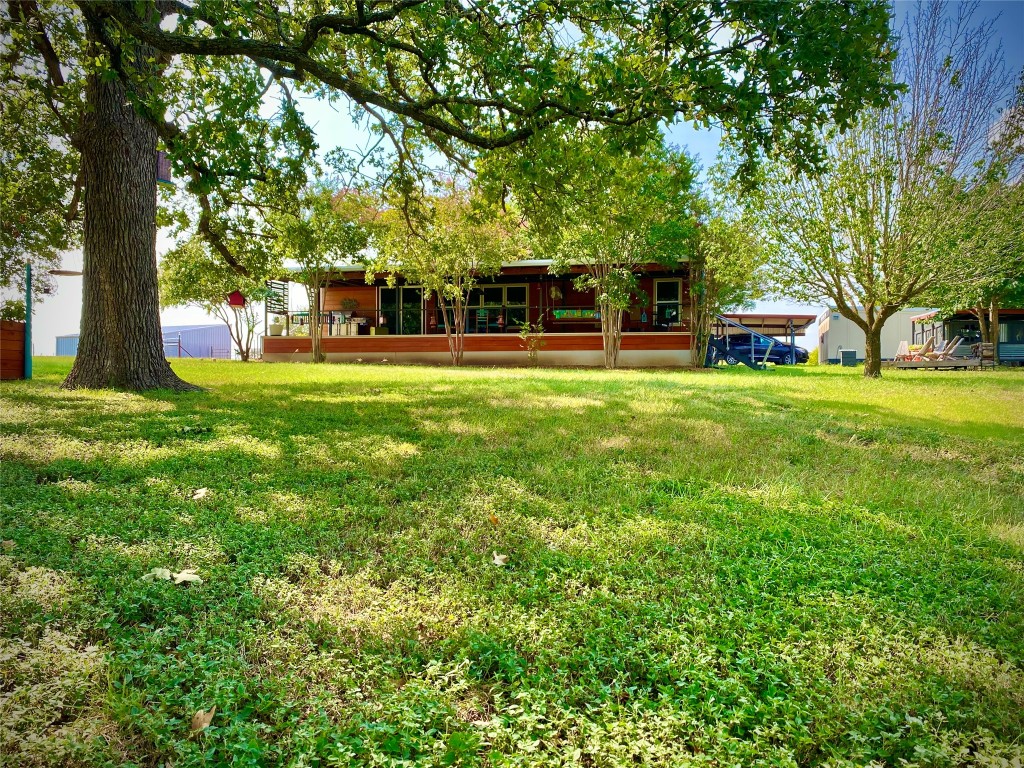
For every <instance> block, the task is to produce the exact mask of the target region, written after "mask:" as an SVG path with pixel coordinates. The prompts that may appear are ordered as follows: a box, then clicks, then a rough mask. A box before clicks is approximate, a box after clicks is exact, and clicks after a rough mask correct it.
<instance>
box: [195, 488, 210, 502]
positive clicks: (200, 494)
mask: <svg viewBox="0 0 1024 768" xmlns="http://www.w3.org/2000/svg"><path fill="white" fill-rule="evenodd" d="M209 492H210V489H209V488H199V489H197V490H196V491H194V492H193V493H192V499H193V500H194V501H199V500H200V499H201V498H203V497H204V496H206V494H208V493H209Z"/></svg>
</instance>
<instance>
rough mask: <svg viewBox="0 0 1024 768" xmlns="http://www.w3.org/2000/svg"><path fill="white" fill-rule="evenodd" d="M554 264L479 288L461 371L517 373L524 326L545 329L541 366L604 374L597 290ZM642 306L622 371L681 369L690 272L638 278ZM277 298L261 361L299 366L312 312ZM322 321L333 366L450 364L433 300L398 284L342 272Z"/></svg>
mask: <svg viewBox="0 0 1024 768" xmlns="http://www.w3.org/2000/svg"><path fill="white" fill-rule="evenodd" d="M550 265H551V262H550V261H548V260H543V259H535V260H526V261H518V262H514V263H511V264H507V265H505V266H504V267H502V269H501V271H500V273H499V274H498V275H496V276H494V277H489V278H485V279H482V280H480V283H479V285H478V287H477V288H475V289H473V291H472V292H471V293H470V295H469V298H468V312H467V318H466V329H465V330H466V336H465V353H464V358H463V359H464V362H465V363H467V364H477V365H523V364H525V363H526V361H527V353H526V348H525V345H524V343H523V341H522V340H521V339H520V338H519V332H520V329H521V328H523V326H524V325H525V324H527V323H529V324H531V325H535V324H539V325H541V326H543V328H544V346H543V347H542V348H541V349H540V352H539V362H540V363H541V364H542V365H567V366H568V365H571V366H587V365H590V366H599V365H603V364H604V355H603V352H602V349H603V345H602V337H601V318H600V312H599V311H598V309H597V307H596V302H595V296H594V291H593V290H586V291H580V290H577V288H576V287H575V285H574V283H573V280H574V278H575V277H577V276H578V275H579V274H582V273H583V272H584V271H585V270H584V268H583V267H576V268H574V269H573V270H572V271H571V272H570V273H568V274H564V275H553V274H551V273H550V272H549V271H548V268H549V267H550ZM638 277H639V284H640V289H641V291H642V292H643V293H644V294H646V299H645V300H644V301H640V300H639V299H638V300H637V302H636V305H635V306H634V307H633V308H631V309H630V310H629V312H627V313H626V315H625V317H624V319H623V330H624V334H623V339H622V347H621V351H620V354H619V363H620V364H621V365H623V366H635V367H649V366H682V365H687V364H688V363H689V362H690V342H691V334H690V333H689V331H688V329H687V323H686V318H687V317H688V312H689V283H688V267H687V264H686V263H685V262H683V261H681V262H680V263H679V264H678V266H676V267H674V268H673V267H664V266H661V265H658V264H648V265H646V266H645V267H644V268H643V269H641V270H638ZM270 287H271V288H272V289H274V290H275V291H276V293H277V294H278V295H277V297H272V298H271V300H269V301H268V302H267V304H266V307H267V310H266V311H267V318H266V328H267V329H268V333H267V335H266V336H265V337H264V339H263V359H264V360H267V361H291V360H295V361H305V360H308V359H309V356H310V354H311V346H310V340H309V335H308V322H309V321H308V317H309V315H308V312H292V311H290V309H289V306H288V303H287V281H281V282H277V283H274V284H271V286H270ZM320 301H321V308H322V311H323V313H324V322H323V343H322V349H323V352H324V354H325V356H326V359H327V360H328V361H329V362H355V361H364V362H379V361H382V360H388V361H389V362H396V363H448V362H450V361H451V357H450V354H449V352H448V343H447V340H446V337H445V328H444V318H443V316H442V314H441V309H440V307H439V306H438V302H437V298H436V296H434V295H431V294H430V293H429V292H427V291H425V290H424V289H423V288H422V287H421V286H418V285H413V284H410V283H408V282H406V281H405V280H403V279H402V278H401V277H399V278H398V279H397V281H396V284H395V285H393V286H389V285H388V281H387V280H386V278H385V276H379V277H378V278H377V279H376V280H374V282H373V284H367V282H366V279H365V273H364V270H363V268H362V267H361V266H358V265H352V266H349V267H342V268H339V269H338V270H337V271H336V272H335V273H334V274H333V275H332V277H331V279H330V280H329V281H328V284H327V286H326V287H325V288H323V289H321V291H320Z"/></svg>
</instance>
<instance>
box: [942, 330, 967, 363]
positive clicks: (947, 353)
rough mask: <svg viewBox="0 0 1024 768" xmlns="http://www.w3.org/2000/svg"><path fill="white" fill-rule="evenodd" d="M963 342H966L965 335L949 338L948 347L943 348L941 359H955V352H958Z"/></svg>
mask: <svg viewBox="0 0 1024 768" xmlns="http://www.w3.org/2000/svg"><path fill="white" fill-rule="evenodd" d="M963 343H964V337H963V336H954V337H953V338H952V339H950V340H949V343H948V344H946V348H945V349H943V350H942V357H940V358H939V359H940V360H952V359H953V353H954V352H956V351H957V349H958V348H959V347H960V345H961V344H963Z"/></svg>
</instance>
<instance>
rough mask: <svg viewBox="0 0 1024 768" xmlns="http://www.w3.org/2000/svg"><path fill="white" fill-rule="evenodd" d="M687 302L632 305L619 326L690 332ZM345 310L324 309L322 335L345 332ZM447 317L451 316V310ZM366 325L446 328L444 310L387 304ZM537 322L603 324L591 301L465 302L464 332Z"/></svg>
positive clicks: (571, 327)
mask: <svg viewBox="0 0 1024 768" xmlns="http://www.w3.org/2000/svg"><path fill="white" fill-rule="evenodd" d="M687 310H688V305H686V304H681V303H674V304H670V303H659V304H655V305H647V306H637V307H632V308H631V309H630V310H629V311H627V312H625V313H624V315H623V319H622V330H623V332H625V333H633V332H642V333H651V332H659V331H662V332H683V333H685V332H688V331H689V326H688V323H687V322H686V319H685V318H686V312H687ZM349 314H350V313H346V312H325V313H324V326H325V327H324V331H325V334H326V335H329V336H332V335H345V333H347V330H346V331H345V332H344V333H341V332H337V331H338V329H339V328H340V327H341V324H342V323H347V322H348V315H349ZM448 317H449V318H451V317H452V312H451V310H449V311H448ZM367 321H368V322H366V324H365V325H366V330H364V331H362V332H364V333H365V332H368V330H369V328H371V327H378V328H380V327H384V328H387V330H388V333H390V334H396V335H405V336H408V335H417V334H435V333H438V334H439V333H444V332H445V326H444V315H443V314H442V312H441V310H440V308H437V309H428V308H421V307H388V308H385V309H383V310H380V312H379V313H378V314H377V316H376V317H371V318H367ZM527 322H529V323H530V324H531V325H537V324H540V325H541V326H542V327H543V328H544V332H545V333H586V332H589V331H593V332H595V333H596V332H598V331H600V329H601V314H600V310H598V309H596V308H595V307H594V306H593V305H559V306H551V305H543V306H536V305H506V306H490V307H468V308H467V309H466V314H465V331H466V333H519V332H520V330H521V329H522V328H523V326H524V325H525V324H526V323H527Z"/></svg>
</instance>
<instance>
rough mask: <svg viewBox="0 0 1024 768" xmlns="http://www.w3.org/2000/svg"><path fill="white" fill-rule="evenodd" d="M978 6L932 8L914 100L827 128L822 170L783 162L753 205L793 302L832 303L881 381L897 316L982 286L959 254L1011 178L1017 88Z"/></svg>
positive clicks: (921, 18)
mask: <svg viewBox="0 0 1024 768" xmlns="http://www.w3.org/2000/svg"><path fill="white" fill-rule="evenodd" d="M974 10H975V5H971V4H964V5H962V6H960V7H959V8H958V9H957V12H956V15H955V16H952V17H950V16H949V15H948V14H947V7H946V5H945V4H944V3H940V2H934V1H933V2H927V3H922V4H921V5H919V6H918V10H917V13H916V14H915V15H914V17H913V18H912V19H911V21H910V23H909V24H908V26H907V28H906V29H905V30H904V33H903V35H902V38H901V41H900V49H899V55H898V58H897V61H896V64H895V74H896V76H897V78H898V79H901V80H902V81H903V82H904V83H906V84H907V86H908V88H907V90H906V92H905V93H904V94H903V95H902V96H901V97H899V98H897V99H896V100H894V102H893V103H892V105H890V106H889V107H888V108H886V109H881V110H872V111H870V112H868V113H865V115H864V116H863V117H862V118H861V119H860V120H859V121H858V122H857V124H856V125H855V126H854V128H853V129H852V130H850V131H848V132H846V133H842V132H840V131H838V130H832V131H829V132H827V133H826V135H825V137H824V138H825V142H826V145H827V151H828V157H827V160H826V164H825V166H824V168H823V169H822V170H821V172H819V173H817V174H812V175H799V176H794V175H793V173H792V170H791V169H790V168H789V167H787V166H786V165H785V164H781V163H780V164H777V165H775V166H774V167H772V168H771V169H770V170H769V172H768V174H767V176H766V179H765V183H764V184H763V185H762V187H761V188H760V189H759V191H758V194H757V195H756V196H755V197H754V198H753V200H754V209H755V210H756V211H757V214H758V216H759V219H760V224H761V226H760V231H761V235H762V238H763V240H764V241H765V244H766V248H767V250H768V253H769V257H770V262H771V267H772V273H773V282H774V284H775V285H776V286H778V288H779V293H782V294H784V295H787V296H789V297H791V298H796V299H801V300H804V301H808V302H817V301H821V300H823V299H824V300H826V301H829V302H830V303H832V304H833V305H834V306H835V307H836V308H837V310H838V312H839V313H840V314H842V315H843V316H844V317H846V318H847V319H849V320H850V321H852V322H853V323H854V324H856V325H857V326H858V327H859V328H860V329H861V330H862V331H863V332H864V336H865V361H864V375H865V376H868V377H878V376H881V363H882V360H881V334H882V327H883V326H884V325H885V322H886V320H888V319H889V318H890V317H891V316H892V315H894V314H895V313H896V312H897V311H899V310H900V309H901V308H903V307H906V306H909V305H910V304H911V303H912V302H914V301H917V300H920V298H921V297H923V296H925V295H927V294H928V293H929V292H930V291H932V290H934V289H935V288H936V287H937V286H939V285H942V284H943V283H948V282H952V281H956V280H974V279H975V271H974V270H973V268H972V267H971V265H969V264H964V263H963V262H962V261H961V260H960V259H959V258H958V257H959V253H960V251H961V249H962V247H963V245H964V244H965V243H966V242H968V241H969V240H970V237H971V235H970V233H971V231H972V230H973V229H974V228H975V226H976V224H977V222H979V221H983V220H984V219H986V218H987V217H990V216H992V215H993V209H994V208H995V207H996V206H997V203H998V196H996V195H993V194H990V193H991V192H992V191H993V190H994V189H995V187H994V186H993V185H992V181H993V180H994V179H998V178H999V177H1000V175H1002V176H1003V177H1005V175H1006V173H1007V166H1006V165H1005V164H1004V162H1003V158H1002V157H1000V156H999V153H996V152H992V146H991V143H990V138H991V131H990V128H991V127H992V123H993V121H994V120H995V117H996V112H997V109H998V108H999V107H1000V106H1002V105H1003V104H1004V103H1005V99H1006V97H1007V96H1009V95H1010V92H1011V91H1012V81H1011V80H1010V78H1009V77H1007V75H1006V72H1005V67H1004V65H1003V63H1002V60H1001V58H1000V57H999V55H998V52H996V53H986V52H987V51H989V50H990V48H989V41H990V39H991V35H992V31H993V30H992V25H991V23H986V24H982V25H981V26H978V27H974V28H972V27H971V26H970V18H971V15H972V14H973V12H974ZM963 190H971V191H972V193H970V194H964V193H963Z"/></svg>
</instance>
